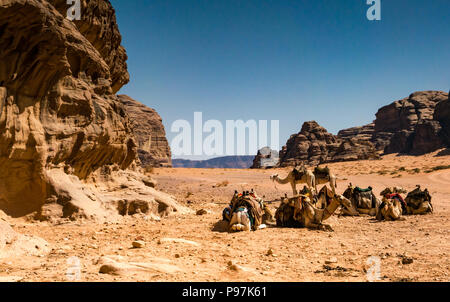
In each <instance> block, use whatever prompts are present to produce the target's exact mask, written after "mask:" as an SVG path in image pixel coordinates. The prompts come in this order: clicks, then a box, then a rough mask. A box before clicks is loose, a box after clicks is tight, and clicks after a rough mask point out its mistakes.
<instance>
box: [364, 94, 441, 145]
mask: <svg viewBox="0 0 450 302" xmlns="http://www.w3.org/2000/svg"><path fill="white" fill-rule="evenodd" d="M447 98H448V94H447V93H445V92H442V91H419V92H415V93H413V94H411V95H410V96H409V97H407V98H404V99H402V100H399V101H395V102H393V103H392V104H390V105H387V106H384V107H382V108H380V110H378V112H377V113H376V120H375V133H374V135H373V137H372V142H375V145H376V146H377V148H378V149H380V150H381V149H384V151H385V153H420V152H419V151H420V150H414V149H413V146H414V145H413V144H412V141H413V139H414V138H413V136H412V135H413V134H414V133H415V131H416V126H417V125H418V124H419V123H420V122H424V121H431V120H433V115H434V110H435V107H436V105H437V104H438V103H439V102H441V101H443V100H446V99H447ZM436 142H437V141H436V140H432V141H430V145H429V146H428V147H426V148H425V149H427V150H433V149H434V150H436V149H439V148H441V147H442V145H439V144H435V143H436ZM423 147H424V146H422V147H421V148H423Z"/></svg>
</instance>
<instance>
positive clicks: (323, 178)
mask: <svg viewBox="0 0 450 302" xmlns="http://www.w3.org/2000/svg"><path fill="white" fill-rule="evenodd" d="M313 174H314V189H315V190H316V192H317V185H324V184H327V183H330V187H331V190H332V191H333V194H336V188H337V177H336V175H334V174H333V173H331V171H330V169H329V168H328V167H325V168H319V167H316V168H315V169H314V172H313Z"/></svg>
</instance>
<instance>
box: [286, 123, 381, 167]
mask: <svg viewBox="0 0 450 302" xmlns="http://www.w3.org/2000/svg"><path fill="white" fill-rule="evenodd" d="M378 158H379V155H378V152H376V150H375V147H374V146H373V145H372V143H370V142H368V141H365V140H362V139H357V138H352V139H341V138H339V137H338V136H335V135H333V134H331V133H329V132H328V131H327V130H326V129H325V128H323V127H322V126H320V125H319V124H317V122H315V121H310V122H305V123H304V124H303V126H302V129H301V131H300V132H299V133H298V134H295V135H292V136H291V137H290V138H289V140H288V141H287V143H286V146H284V147H283V148H282V150H281V151H280V166H282V167H285V166H294V165H298V164H301V163H305V164H309V165H318V164H322V163H328V162H336V161H348V160H363V159H378Z"/></svg>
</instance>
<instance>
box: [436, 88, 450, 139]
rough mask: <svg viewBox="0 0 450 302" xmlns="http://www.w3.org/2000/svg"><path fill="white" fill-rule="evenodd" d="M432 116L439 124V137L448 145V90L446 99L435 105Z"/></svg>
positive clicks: (449, 106) (449, 136)
mask: <svg viewBox="0 0 450 302" xmlns="http://www.w3.org/2000/svg"><path fill="white" fill-rule="evenodd" d="M433 117H434V120H436V121H438V122H439V123H440V125H441V131H440V133H439V136H440V138H441V139H442V141H443V142H444V144H445V145H446V146H447V147H450V92H449V98H448V99H447V100H444V101H441V102H440V103H438V104H437V105H436V109H435V111H434V116H433Z"/></svg>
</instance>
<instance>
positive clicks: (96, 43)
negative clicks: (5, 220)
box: [0, 0, 178, 219]
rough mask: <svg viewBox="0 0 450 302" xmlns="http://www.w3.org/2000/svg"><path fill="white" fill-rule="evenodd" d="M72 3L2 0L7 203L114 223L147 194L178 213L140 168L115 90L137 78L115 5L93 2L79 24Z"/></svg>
mask: <svg viewBox="0 0 450 302" xmlns="http://www.w3.org/2000/svg"><path fill="white" fill-rule="evenodd" d="M63 2H65V1H56V0H55V1H50V0H49V1H42V0H39V1H38V0H4V1H1V2H0V62H2V63H1V64H0V209H1V210H4V211H5V212H6V213H7V214H8V215H12V216H23V215H27V214H30V213H37V216H40V217H45V216H46V213H56V214H55V215H54V216H60V217H67V218H71V219H72V218H73V219H74V218H77V217H81V218H100V219H102V218H103V219H107V218H108V219H109V218H110V217H112V216H111V214H110V212H111V211H113V212H114V211H116V212H117V208H118V207H119V204H123V203H126V204H129V203H133V202H135V203H136V202H138V201H142V199H143V200H145V202H146V203H147V208H151V209H155V208H156V209H157V210H156V211H154V212H153V213H154V214H155V213H156V214H159V213H166V212H168V211H170V210H172V209H175V210H176V209H177V208H178V206H177V204H176V202H175V201H174V200H173V199H172V198H171V197H170V196H168V195H167V196H166V195H164V194H162V193H159V192H157V191H156V190H154V189H153V188H151V187H148V185H149V184H150V185H151V186H152V184H151V182H150V181H149V180H145V179H144V180H145V181H142V180H143V176H142V175H141V174H139V173H138V172H137V170H136V168H135V167H136V164H135V162H136V158H137V146H136V141H135V139H134V135H133V133H132V127H131V124H130V121H129V119H128V116H127V114H126V111H125V109H124V106H123V105H122V104H121V102H120V100H119V99H118V98H117V97H116V96H115V95H114V92H116V91H117V90H118V89H120V87H122V85H123V84H125V83H126V82H127V81H128V73H127V72H126V63H125V60H126V54H125V51H124V49H123V48H122V47H121V46H120V34H119V32H118V29H117V25H116V24H115V18H114V10H113V9H112V7H111V5H110V3H109V1H104V0H95V1H89V2H88V1H84V2H83V7H84V8H85V10H84V11H83V15H82V16H83V17H82V20H81V21H76V22H75V23H74V22H71V21H69V20H68V19H66V18H65V11H66V8H63V5H62V3H63ZM87 3H89V4H87ZM53 5H55V6H53ZM55 7H57V8H59V11H58V9H56V8H55ZM62 13H64V15H63V14H62ZM108 22H110V23H108ZM133 170H134V171H133ZM125 174H127V175H128V176H126V175H125ZM123 181H125V182H126V183H123ZM91 184H92V185H91ZM94 184H95V185H94ZM120 188H122V190H121V191H120V192H121V193H120V194H116V195H114V194H111V192H115V190H116V189H117V190H118V189H120ZM124 188H129V189H130V190H131V189H134V190H133V191H132V192H126V190H123V189H124ZM138 191H140V192H141V194H139V193H137V192H138ZM138 197H139V198H140V199H139V200H137V198H138ZM144 208H145V207H144ZM158 209H160V210H161V209H163V210H162V211H160V210H158Z"/></svg>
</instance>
